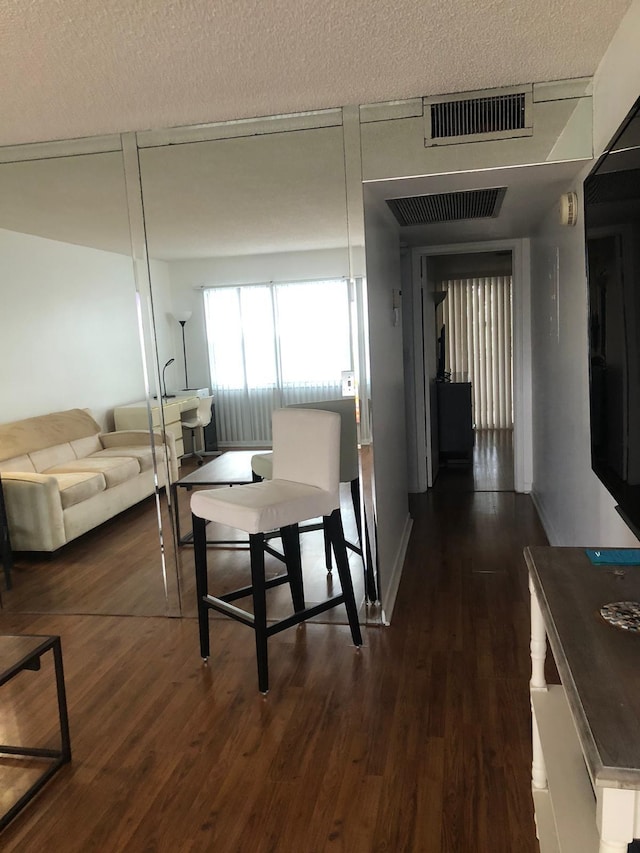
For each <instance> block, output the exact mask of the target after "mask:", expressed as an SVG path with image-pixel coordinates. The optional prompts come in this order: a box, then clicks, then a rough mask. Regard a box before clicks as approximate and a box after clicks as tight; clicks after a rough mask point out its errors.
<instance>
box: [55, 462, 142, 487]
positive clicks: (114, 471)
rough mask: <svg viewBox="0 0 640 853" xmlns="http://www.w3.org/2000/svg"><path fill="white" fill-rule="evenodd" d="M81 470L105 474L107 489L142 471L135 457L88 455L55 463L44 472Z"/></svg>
mask: <svg viewBox="0 0 640 853" xmlns="http://www.w3.org/2000/svg"><path fill="white" fill-rule="evenodd" d="M81 471H85V472H87V473H94V474H104V479H105V482H106V484H107V489H110V488H111V487H112V486H118V485H120V483H124V482H125V480H130V479H131V478H132V477H137V476H138V474H139V473H140V465H139V463H138V460H137V459H134V458H133V457H131V456H130V457H128V458H127V457H124V456H112V457H110V458H106V457H97V458H96V457H95V456H87V457H85V458H84V459H73V460H72V461H70V462H65V463H64V464H63V465H55V466H53V467H52V468H49V469H48V470H47V471H43V474H76V473H79V472H81Z"/></svg>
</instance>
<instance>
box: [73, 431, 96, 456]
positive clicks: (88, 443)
mask: <svg viewBox="0 0 640 853" xmlns="http://www.w3.org/2000/svg"><path fill="white" fill-rule="evenodd" d="M69 444H70V445H71V449H72V450H73V452H74V453H75V455H76V457H77V458H78V459H82V458H84V457H85V456H91V454H92V453H95V452H96V450H101V449H102V444H101V442H100V437H99V433H95V434H94V435H88V436H87V437H86V438H76V439H75V440H74V441H70V442H69Z"/></svg>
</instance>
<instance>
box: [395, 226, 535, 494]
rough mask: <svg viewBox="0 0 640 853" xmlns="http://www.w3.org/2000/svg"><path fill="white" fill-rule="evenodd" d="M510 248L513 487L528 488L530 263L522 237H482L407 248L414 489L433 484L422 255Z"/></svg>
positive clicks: (530, 457)
mask: <svg viewBox="0 0 640 853" xmlns="http://www.w3.org/2000/svg"><path fill="white" fill-rule="evenodd" d="M504 251H510V252H511V258H512V311H513V318H512V322H513V417H514V423H513V466H514V471H513V474H514V488H515V491H516V492H523V493H529V492H530V491H531V488H532V480H533V436H532V430H531V420H532V418H531V415H532V388H531V384H532V382H531V269H530V243H529V240H528V239H526V238H525V239H518V240H486V241H482V242H474V243H450V244H444V245H439V246H416V247H414V248H413V249H412V250H411V272H412V287H411V288H410V294H409V295H410V299H411V306H410V308H411V317H412V320H413V322H412V328H411V329H410V334H411V335H412V338H413V340H412V342H411V346H410V351H411V352H412V355H413V358H412V359H411V362H412V363H410V366H409V370H408V376H407V380H408V382H407V389H408V391H409V393H412V394H413V396H414V400H415V407H414V408H413V413H414V418H415V420H414V423H413V424H412V425H411V429H410V430H409V434H408V437H407V440H408V444H409V448H408V449H409V453H408V456H409V466H410V472H411V477H410V480H411V483H412V485H413V486H414V488H416V490H417V491H418V492H425V491H426V490H427V488H429V487H431V486H432V485H433V482H432V476H431V470H432V466H431V459H430V454H431V446H432V445H431V429H430V424H431V408H430V401H429V396H428V394H426V393H425V391H426V388H427V385H426V382H425V379H426V377H425V370H424V360H423V349H422V298H421V297H422V290H423V287H425V285H426V282H425V281H424V280H423V270H424V268H425V267H426V264H425V263H424V262H423V258H427V257H430V256H431V257H432V256H434V255H463V254H471V253H477V252H504Z"/></svg>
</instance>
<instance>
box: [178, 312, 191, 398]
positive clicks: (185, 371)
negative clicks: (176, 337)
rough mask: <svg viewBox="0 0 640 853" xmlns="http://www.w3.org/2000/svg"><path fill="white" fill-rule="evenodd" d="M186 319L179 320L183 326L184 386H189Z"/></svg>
mask: <svg viewBox="0 0 640 853" xmlns="http://www.w3.org/2000/svg"><path fill="white" fill-rule="evenodd" d="M186 322H187V321H186V320H178V323H180V325H181V326H182V357H183V358H184V387H185V388H188V387H189V378H188V376H187V345H186V343H185V340H184V324H185V323H186Z"/></svg>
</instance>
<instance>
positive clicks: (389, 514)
mask: <svg viewBox="0 0 640 853" xmlns="http://www.w3.org/2000/svg"><path fill="white" fill-rule="evenodd" d="M364 198H365V245H366V259H367V299H368V306H369V348H370V361H371V402H372V423H373V458H374V480H375V499H376V509H377V517H378V518H379V519H384V523H380V524H379V527H378V563H379V571H380V600H381V602H382V607H383V610H384V613H385V616H386V618H387V619H389V618H390V617H391V612H392V610H393V605H394V602H395V597H396V593H397V589H398V584H399V582H400V574H401V572H402V566H403V563H404V557H405V553H406V547H407V543H408V538H409V533H410V531H411V519H410V517H409V508H408V491H409V489H408V480H407V457H406V429H405V402H404V378H403V358H402V318H401V317H399V318H398V323H397V325H394V315H393V294H392V291H393V290H394V289H396V290H398V291H399V290H400V288H401V269H400V244H399V236H398V225H397V223H396V221H395V219H394V218H393V216H392V215H391V213H390V212H389V211H388V210H386V209H385V208H386V206H385V207H383V206H382V205H379V204H378V203H376V202H375V200H374V199H373V197H372V196H371V195H370V194H368V193H367V189H366V186H365V193H364Z"/></svg>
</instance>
